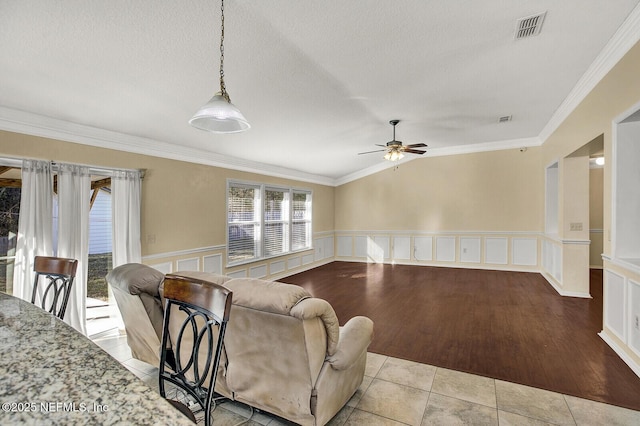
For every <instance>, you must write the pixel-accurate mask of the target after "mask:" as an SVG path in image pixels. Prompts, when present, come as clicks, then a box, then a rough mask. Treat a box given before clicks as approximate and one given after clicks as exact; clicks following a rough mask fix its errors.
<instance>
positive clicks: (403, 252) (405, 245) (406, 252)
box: [393, 237, 411, 260]
mask: <svg viewBox="0 0 640 426" xmlns="http://www.w3.org/2000/svg"><path fill="white" fill-rule="evenodd" d="M393 258H394V259H395V260H411V237H393Z"/></svg>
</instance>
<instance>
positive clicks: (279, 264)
mask: <svg viewBox="0 0 640 426" xmlns="http://www.w3.org/2000/svg"><path fill="white" fill-rule="evenodd" d="M285 268H286V264H285V261H284V260H278V261H275V262H271V263H270V264H269V273H270V274H271V275H274V274H279V273H281V272H284V270H285Z"/></svg>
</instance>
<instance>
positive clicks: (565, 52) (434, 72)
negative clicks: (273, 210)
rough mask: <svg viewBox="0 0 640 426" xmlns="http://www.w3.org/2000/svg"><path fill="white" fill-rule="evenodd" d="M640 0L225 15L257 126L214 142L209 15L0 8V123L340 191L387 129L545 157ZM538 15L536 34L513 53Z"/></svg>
mask: <svg viewBox="0 0 640 426" xmlns="http://www.w3.org/2000/svg"><path fill="white" fill-rule="evenodd" d="M638 3H639V2H638V0H616V1H615V2H607V4H606V7H604V6H603V2H602V1H598V0H564V1H557V0H556V1H545V0H539V1H530V0H527V1H524V0H484V1H481V2H479V1H470V0H467V1H462V0H447V1H445V0H441V1H436V0H431V1H424V0H413V1H397V2H391V1H388V0H375V1H374V0H357V1H337V0H323V1H319V0H313V1H295V0H272V1H255V0H253V1H251V0H227V1H226V3H225V27H226V28H225V36H226V38H225V81H226V85H227V89H228V91H229V94H230V95H231V100H232V101H233V103H234V104H235V105H236V106H237V107H238V108H239V109H240V110H241V111H242V112H243V114H244V115H245V116H246V117H247V119H248V120H249V122H250V123H251V125H252V128H251V130H249V131H248V132H245V133H239V134H231V135H215V134H209V133H206V132H202V131H200V130H197V129H194V128H192V127H190V126H189V125H188V124H187V121H188V120H189V118H190V117H191V115H193V113H194V112H195V111H196V110H197V108H198V107H199V106H201V105H202V104H203V103H205V102H206V101H207V100H208V99H209V98H210V97H211V96H212V95H213V93H214V92H216V91H217V90H218V80H217V78H218V66H219V51H218V43H219V30H220V28H219V21H220V10H219V6H220V4H219V2H217V1H204V0H174V1H163V2H159V1H157V0H136V1H128V0H111V1H104V0H58V1H50V0H40V1H32V0H21V1H10V0H0V51H1V52H2V55H0V108H1V109H0V119H4V121H5V122H6V121H11V120H13V122H17V121H19V120H18V119H16V118H15V117H19V116H20V113H21V112H27V113H30V114H36V115H28V116H26V117H27V118H21V119H20V120H22V122H23V123H26V125H30V126H32V127H34V126H35V127H38V126H40V127H43V126H44V124H43V123H46V126H44V127H47V128H48V129H51V128H56V127H57V128H60V127H61V126H62V124H64V126H62V127H64V128H67V129H71V131H72V133H75V134H76V136H74V137H69V138H67V139H68V140H72V141H74V142H82V143H89V144H94V145H100V144H103V145H105V146H109V147H113V146H115V147H119V148H120V149H127V150H131V151H134V152H147V153H150V154H154V153H155V154H157V155H160V156H165V157H167V156H169V157H174V158H180V159H187V160H189V159H192V160H193V161H200V162H209V163H216V164H225V163H228V164H230V165H235V166H234V167H237V168H245V169H254V170H257V171H261V170H266V171H270V172H271V173H272V174H281V175H284V176H296V175H299V176H304V177H305V179H307V180H317V181H321V182H322V181H324V182H336V181H339V180H341V179H342V180H344V179H345V178H347V177H349V176H357V175H358V174H359V173H363V172H366V171H367V170H376V168H378V167H384V166H386V165H388V163H386V162H385V161H384V160H383V159H382V158H381V155H380V154H369V155H358V153H359V152H362V151H370V150H373V149H375V148H376V147H375V146H374V144H384V143H386V142H387V141H389V140H391V136H392V128H391V126H390V125H389V120H391V119H400V120H401V122H400V124H399V125H398V127H397V134H396V136H397V139H399V140H401V141H403V142H404V143H405V144H412V143H419V142H424V143H426V144H428V145H429V148H428V152H427V154H425V156H429V155H438V154H439V155H442V154H443V153H453V152H469V151H472V150H474V149H499V148H505V147H518V146H524V145H535V144H539V143H540V142H541V134H543V133H544V131H545V129H546V128H547V129H548V127H549V123H550V122H552V121H553V118H554V114H557V112H558V109H559V108H560V107H561V105H562V104H563V102H566V99H567V97H568V96H570V95H571V93H572V91H575V88H576V85H577V84H578V83H579V82H580V81H581V78H583V76H584V75H585V73H587V71H588V70H589V69H590V66H592V64H593V63H594V61H597V60H598V58H599V57H601V56H602V52H603V49H605V47H607V46H608V43H609V42H610V40H611V39H612V37H615V35H616V32H617V31H618V30H619V28H621V27H623V26H624V23H625V20H626V19H627V18H628V17H629V16H630V15H631V16H633V15H634V14H635V15H637V14H638V10H636V9H637V5H638ZM544 11H546V12H547V15H546V18H545V21H544V24H543V27H542V32H541V33H540V35H538V36H535V37H531V38H528V39H523V40H515V39H514V32H515V28H516V20H517V19H519V18H522V17H526V16H530V15H533V14H537V13H540V12H544ZM505 115H512V116H513V120H512V121H510V122H507V123H502V124H500V123H498V118H499V117H501V116H505ZM8 117H13V118H11V119H9V118H8ZM50 119H51V120H50ZM61 123H62V124H61ZM76 125H82V126H88V127H78V126H76ZM4 128H11V126H7V125H6V124H5V125H4ZM96 129H103V130H106V131H110V132H101V131H100V130H96ZM112 132H116V133H112ZM33 133H37V132H33ZM82 133H87V134H90V135H93V136H95V137H93V138H90V137H84V138H83V137H78V136H77V134H82ZM0 144H1V141H0ZM407 157H409V156H407ZM302 172H303V173H302Z"/></svg>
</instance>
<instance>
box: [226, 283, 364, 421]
mask: <svg viewBox="0 0 640 426" xmlns="http://www.w3.org/2000/svg"><path fill="white" fill-rule="evenodd" d="M224 286H225V287H227V288H229V289H230V290H231V291H232V292H233V306H232V308H231V316H230V319H229V323H228V325H227V333H226V335H225V339H224V342H225V349H226V354H227V365H226V371H225V374H224V375H225V377H224V380H225V384H226V388H227V389H228V390H229V391H230V392H231V394H229V395H225V396H227V397H229V398H231V399H234V400H236V401H240V402H243V403H246V404H248V405H251V406H253V407H256V408H260V409H262V410H264V411H268V412H270V413H272V414H276V415H278V416H281V417H284V418H286V419H288V420H291V421H293V422H296V423H300V424H302V425H324V424H325V423H327V422H328V421H329V420H331V418H332V417H333V416H334V415H335V414H336V413H337V412H338V411H340V409H341V408H342V407H343V406H344V405H345V404H346V403H347V401H349V399H350V398H351V396H352V395H353V394H354V393H355V391H356V390H357V389H358V387H359V386H360V384H361V383H362V379H363V377H364V369H365V364H366V360H367V348H368V346H369V343H371V339H372V337H373V322H372V321H371V320H370V319H369V318H366V317H361V316H359V317H354V318H351V319H350V320H349V321H347V323H346V324H345V325H344V326H343V327H339V325H338V318H337V317H336V314H335V312H334V311H333V308H332V307H331V305H329V303H327V302H326V301H325V300H322V299H317V298H314V297H311V295H310V294H309V293H308V292H307V291H306V290H304V289H303V288H302V287H299V286H296V285H291V284H283V283H279V282H273V281H264V280H257V279H242V278H236V279H232V280H229V281H227V282H226V283H224ZM221 388H222V387H221Z"/></svg>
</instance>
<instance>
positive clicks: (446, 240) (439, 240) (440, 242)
mask: <svg viewBox="0 0 640 426" xmlns="http://www.w3.org/2000/svg"><path fill="white" fill-rule="evenodd" d="M436 260H437V261H439V262H455V261H456V237H436Z"/></svg>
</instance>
